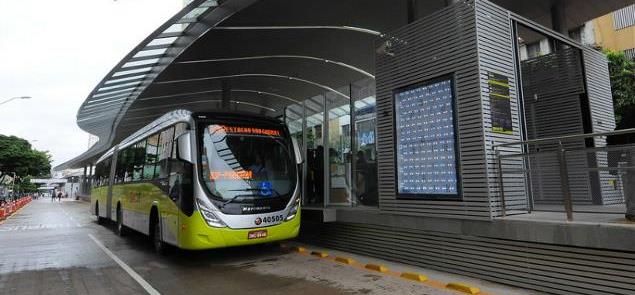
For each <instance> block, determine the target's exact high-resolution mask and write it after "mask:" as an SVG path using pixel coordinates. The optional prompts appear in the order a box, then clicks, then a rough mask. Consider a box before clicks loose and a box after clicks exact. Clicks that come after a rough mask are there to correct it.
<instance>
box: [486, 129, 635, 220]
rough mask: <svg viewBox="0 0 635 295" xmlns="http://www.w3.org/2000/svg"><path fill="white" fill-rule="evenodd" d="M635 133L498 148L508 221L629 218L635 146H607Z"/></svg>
mask: <svg viewBox="0 0 635 295" xmlns="http://www.w3.org/2000/svg"><path fill="white" fill-rule="evenodd" d="M624 134H633V135H635V128H633V129H624V130H617V131H612V132H600V133H589V134H577V135H568V136H559V137H549V138H539V139H533V140H525V141H517V142H510V143H504V144H499V145H495V146H494V149H495V152H496V159H497V170H498V171H497V173H498V187H499V193H500V195H499V197H500V210H501V215H502V216H507V215H509V214H515V213H526V212H532V211H556V212H562V211H564V212H565V213H566V218H567V220H573V213H574V212H586V213H607V214H608V213H621V214H623V213H626V210H627V202H628V200H629V198H628V196H630V195H632V194H635V144H622V145H610V146H609V145H607V144H606V138H607V136H611V135H624Z"/></svg>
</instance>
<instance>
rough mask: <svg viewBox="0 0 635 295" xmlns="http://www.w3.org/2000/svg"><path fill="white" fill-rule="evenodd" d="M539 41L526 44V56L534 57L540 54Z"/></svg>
mask: <svg viewBox="0 0 635 295" xmlns="http://www.w3.org/2000/svg"><path fill="white" fill-rule="evenodd" d="M540 52H541V51H540V41H538V42H534V43H531V44H527V58H536V57H539V56H540V55H541V53H540Z"/></svg>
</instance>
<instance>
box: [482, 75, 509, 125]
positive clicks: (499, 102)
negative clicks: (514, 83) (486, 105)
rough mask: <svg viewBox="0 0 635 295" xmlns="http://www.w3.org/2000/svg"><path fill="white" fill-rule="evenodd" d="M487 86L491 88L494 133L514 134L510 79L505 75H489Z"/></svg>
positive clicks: (490, 97)
mask: <svg viewBox="0 0 635 295" xmlns="http://www.w3.org/2000/svg"><path fill="white" fill-rule="evenodd" d="M487 85H488V86H489V101H490V109H491V120H492V132H494V133H501V134H509V135H511V134H513V132H514V128H513V126H512V107H511V98H510V95H509V79H508V78H507V77H505V76H503V75H498V74H495V73H488V80H487Z"/></svg>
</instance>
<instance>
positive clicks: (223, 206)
mask: <svg viewBox="0 0 635 295" xmlns="http://www.w3.org/2000/svg"><path fill="white" fill-rule="evenodd" d="M232 191H240V190H232ZM255 196H256V195H235V196H234V197H233V198H231V199H229V200H227V201H225V202H223V203H222V204H221V205H220V206H219V207H220V208H221V209H223V208H225V205H227V204H229V203H232V202H234V201H236V200H237V199H238V198H244V197H255Z"/></svg>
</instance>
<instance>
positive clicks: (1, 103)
mask: <svg viewBox="0 0 635 295" xmlns="http://www.w3.org/2000/svg"><path fill="white" fill-rule="evenodd" d="M15 99H31V97H30V96H16V97H12V98H9V99H7V100H5V101H3V102H0V105H3V104H5V103H7V102H10V101H12V100H15Z"/></svg>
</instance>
